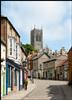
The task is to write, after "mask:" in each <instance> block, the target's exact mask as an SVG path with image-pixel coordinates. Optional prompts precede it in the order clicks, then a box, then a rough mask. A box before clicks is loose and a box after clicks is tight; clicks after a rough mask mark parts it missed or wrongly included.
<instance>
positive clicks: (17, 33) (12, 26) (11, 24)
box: [1, 16, 20, 37]
mask: <svg viewBox="0 0 72 100" xmlns="http://www.w3.org/2000/svg"><path fill="white" fill-rule="evenodd" d="M2 18H3V19H6V20H7V21H8V22H9V24H10V25H11V26H12V28H13V29H14V31H15V32H16V33H17V35H18V36H19V37H20V35H19V33H18V32H17V31H16V29H15V28H14V26H13V25H12V23H11V22H10V21H9V19H8V18H7V17H5V16H1V19H2Z"/></svg>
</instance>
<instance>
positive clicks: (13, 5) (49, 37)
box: [1, 1, 72, 46]
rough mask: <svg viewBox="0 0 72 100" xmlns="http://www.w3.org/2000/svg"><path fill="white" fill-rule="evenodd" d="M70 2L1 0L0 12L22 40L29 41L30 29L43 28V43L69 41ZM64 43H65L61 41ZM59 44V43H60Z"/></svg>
mask: <svg viewBox="0 0 72 100" xmlns="http://www.w3.org/2000/svg"><path fill="white" fill-rule="evenodd" d="M71 3H72V2H70V1H69V2H65V1H64V2H63V1H38V2H37V1H21V2H20V1H2V5H1V8H2V9H1V13H2V14H3V15H6V16H7V17H8V18H9V20H10V21H11V22H12V24H13V25H14V27H15V28H16V30H17V31H18V33H19V34H20V35H21V41H22V42H25V43H26V42H28V43H30V31H31V29H32V28H33V27H34V25H36V27H37V28H41V27H42V28H43V33H44V34H43V36H44V37H43V39H44V45H45V43H48V45H49V44H51V42H55V41H60V42H62V41H63V42H64V41H66V39H67V42H68V44H69V43H70V41H71ZM63 44H64V45H66V44H65V43H63ZM60 46H61V45H60Z"/></svg>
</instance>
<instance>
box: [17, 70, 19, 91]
mask: <svg viewBox="0 0 72 100" xmlns="http://www.w3.org/2000/svg"><path fill="white" fill-rule="evenodd" d="M18 90H19V72H18V71H17V91H18Z"/></svg>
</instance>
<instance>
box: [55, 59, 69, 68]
mask: <svg viewBox="0 0 72 100" xmlns="http://www.w3.org/2000/svg"><path fill="white" fill-rule="evenodd" d="M67 61H68V60H66V59H64V60H57V61H56V63H55V66H56V67H58V66H63V65H64V64H65V63H66V64H67Z"/></svg>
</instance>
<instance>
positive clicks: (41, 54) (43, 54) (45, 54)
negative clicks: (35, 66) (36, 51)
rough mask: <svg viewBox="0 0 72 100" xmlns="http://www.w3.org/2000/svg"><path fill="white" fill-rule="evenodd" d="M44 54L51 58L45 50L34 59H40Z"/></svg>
mask: <svg viewBox="0 0 72 100" xmlns="http://www.w3.org/2000/svg"><path fill="white" fill-rule="evenodd" d="M44 54H45V55H46V56H47V57H49V58H50V56H49V55H47V54H46V53H45V52H43V53H42V54H40V55H37V56H35V57H34V58H33V59H34V60H35V59H39V58H40V57H41V56H42V55H44Z"/></svg>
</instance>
